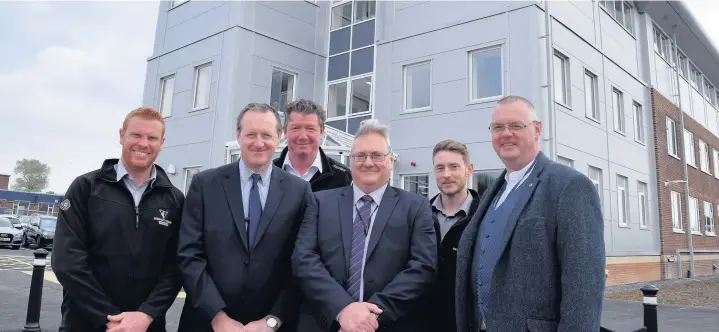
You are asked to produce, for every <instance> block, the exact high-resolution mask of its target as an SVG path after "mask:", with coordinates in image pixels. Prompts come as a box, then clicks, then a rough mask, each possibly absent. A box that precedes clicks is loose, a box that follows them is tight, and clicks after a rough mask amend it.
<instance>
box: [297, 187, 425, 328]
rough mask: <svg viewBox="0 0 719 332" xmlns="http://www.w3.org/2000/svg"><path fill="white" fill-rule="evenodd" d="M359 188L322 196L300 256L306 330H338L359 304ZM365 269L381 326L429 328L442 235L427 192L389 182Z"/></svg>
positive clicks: (306, 226) (305, 227) (310, 215)
mask: <svg viewBox="0 0 719 332" xmlns="http://www.w3.org/2000/svg"><path fill="white" fill-rule="evenodd" d="M353 205H354V194H353V187H352V186H349V187H344V188H338V189H332V190H326V191H321V192H316V193H315V204H312V205H308V209H307V214H306V216H305V220H304V222H303V223H302V226H301V228H300V231H299V234H298V237H297V244H296V245H295V250H294V253H293V255H292V268H293V272H294V275H295V277H296V278H297V282H298V284H299V287H300V289H301V290H302V292H303V294H304V299H305V301H304V302H303V304H302V308H301V310H300V318H299V319H300V321H299V326H298V330H299V331H302V332H315V331H323V332H324V331H337V330H338V328H339V324H338V323H337V321H336V320H335V318H336V317H337V315H338V314H339V312H340V311H341V310H342V309H343V308H344V307H346V306H347V305H349V304H350V303H352V302H354V300H353V299H352V297H351V296H350V295H349V294H348V293H347V291H346V290H345V287H344V286H345V283H346V282H347V279H349V262H350V250H351V248H350V244H351V242H352V219H353V210H354V207H353ZM376 213H377V214H376V216H375V219H374V224H373V226H372V233H371V235H370V241H369V245H368V247H367V262H366V264H365V269H364V286H365V288H364V298H365V302H370V303H374V304H376V305H377V306H379V307H380V308H382V309H383V311H384V312H383V313H382V315H380V317H379V323H380V328H379V330H378V331H392V332H395V331H403V332H404V331H407V332H410V331H411V332H416V331H422V330H423V329H424V328H425V327H426V324H424V323H425V322H426V321H425V319H427V317H426V315H422V312H423V311H422V310H423V309H424V308H423V307H422V305H423V304H424V301H425V300H426V295H427V293H428V290H429V289H430V287H431V285H432V283H433V282H434V281H435V278H436V273H437V237H436V235H435V229H434V224H433V221H432V211H431V209H430V206H429V200H428V199H427V198H426V197H423V196H420V195H417V194H413V193H410V192H407V191H404V190H401V189H397V188H394V187H392V186H387V189H386V191H385V193H384V196H383V197H382V201H381V202H380V204H379V208H378V210H377V212H376Z"/></svg>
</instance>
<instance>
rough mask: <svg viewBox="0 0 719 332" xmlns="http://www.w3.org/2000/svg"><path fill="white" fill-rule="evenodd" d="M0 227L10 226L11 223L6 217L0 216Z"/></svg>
mask: <svg viewBox="0 0 719 332" xmlns="http://www.w3.org/2000/svg"><path fill="white" fill-rule="evenodd" d="M0 227H12V224H11V223H10V220H7V218H0Z"/></svg>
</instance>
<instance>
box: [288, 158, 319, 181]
mask: <svg viewBox="0 0 719 332" xmlns="http://www.w3.org/2000/svg"><path fill="white" fill-rule="evenodd" d="M282 169H284V170H285V171H287V173H290V174H292V175H296V176H299V177H300V178H302V179H303V180H305V181H307V182H309V181H310V180H311V179H312V177H313V176H315V173H317V172H320V173H322V158H320V151H319V150H317V154H316V155H315V161H313V162H312V166H310V168H309V169H307V172H306V173H305V174H300V172H298V171H297V169H296V168H295V166H293V165H292V160H290V154H289V153H287V155H285V161H284V163H283V164H282Z"/></svg>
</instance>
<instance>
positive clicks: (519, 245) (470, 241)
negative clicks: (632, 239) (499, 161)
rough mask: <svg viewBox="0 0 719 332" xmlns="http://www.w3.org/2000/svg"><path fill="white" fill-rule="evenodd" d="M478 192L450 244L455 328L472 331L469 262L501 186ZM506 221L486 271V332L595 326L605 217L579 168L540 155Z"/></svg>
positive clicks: (475, 318)
mask: <svg viewBox="0 0 719 332" xmlns="http://www.w3.org/2000/svg"><path fill="white" fill-rule="evenodd" d="M504 173H506V171H505V172H503V173H502V175H501V176H500V178H499V179H498V180H497V181H495V183H494V184H493V185H492V186H491V187H490V188H489V189H487V191H485V193H484V195H483V196H482V199H481V201H480V204H479V208H478V209H477V212H476V213H475V215H474V217H473V218H472V220H471V221H470V222H469V224H468V225H467V228H466V230H465V231H464V234H463V235H462V239H461V240H460V243H459V247H458V249H457V284H456V289H455V295H456V312H457V328H458V330H457V331H458V332H476V331H479V322H481V321H482V317H479V316H480V314H479V310H478V309H477V304H476V295H475V291H474V289H475V287H474V286H473V283H474V282H475V281H474V279H473V273H472V260H473V257H472V256H473V254H474V246H475V244H476V242H477V234H478V231H479V224H480V222H481V221H482V219H483V217H484V214H485V213H486V211H487V208H488V206H489V205H490V202H491V201H492V199H493V198H494V197H495V195H497V194H498V192H499V190H500V189H501V187H502V185H503V184H504V182H505V180H504ZM524 185H526V186H528V187H529V188H528V189H529V193H528V194H526V195H524V196H523V197H521V198H520V200H519V201H518V202H517V205H516V206H515V207H514V211H513V212H512V214H511V215H510V217H509V219H508V221H507V232H506V235H505V237H504V239H503V244H502V247H501V248H502V249H501V254H500V257H499V260H498V262H497V265H496V267H495V270H494V273H493V275H492V281H491V283H492V287H491V288H492V290H491V294H490V296H489V299H486V300H488V301H489V306H490V308H491V313H490V314H488V315H487V317H484V321H485V324H486V326H487V330H488V331H491V332H504V331H506V332H521V331H531V332H550V331H551V332H555V331H562V332H576V331H599V324H600V319H601V313H602V301H603V293H604V287H605V277H604V269H605V249H604V219H603V217H602V209H601V204H600V201H599V195H598V194H597V190H596V188H595V187H594V185H593V184H592V182H591V181H590V180H589V179H588V178H587V177H586V176H584V175H583V174H582V173H579V172H578V171H576V170H574V169H572V168H569V167H567V166H564V165H561V164H558V163H555V162H553V161H551V160H549V159H548V158H547V157H546V156H544V154H542V153H541V152H540V153H539V155H538V156H537V159H536V164H535V167H534V170H533V171H532V174H530V175H529V176H528V177H527V179H526V180H525V183H524Z"/></svg>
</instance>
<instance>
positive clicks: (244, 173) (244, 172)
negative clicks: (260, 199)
mask: <svg viewBox="0 0 719 332" xmlns="http://www.w3.org/2000/svg"><path fill="white" fill-rule="evenodd" d="M239 165H240V179H242V181H243V182H245V181H248V180H250V177H251V176H252V174H254V173H257V172H255V171H253V170H252V169H250V168H249V167H247V165H246V164H245V162H244V161H242V158H241V157H240V161H239ZM257 174H260V179H261V181H262V183H265V184H267V183H269V180H270V175H272V164H269V165H267V167H265V169H263V170H262V171H260V172H259V173H257Z"/></svg>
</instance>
